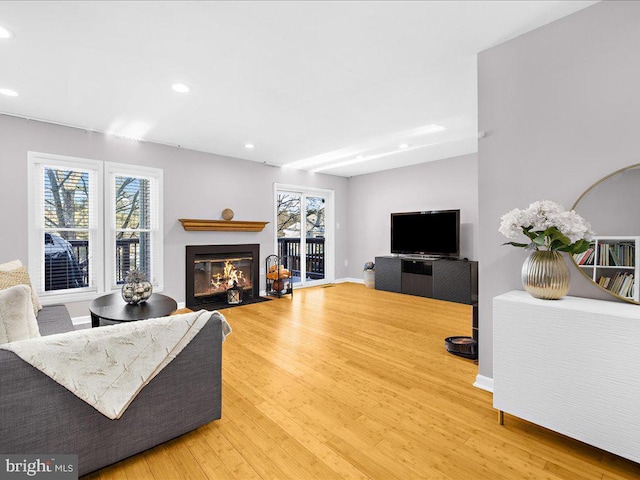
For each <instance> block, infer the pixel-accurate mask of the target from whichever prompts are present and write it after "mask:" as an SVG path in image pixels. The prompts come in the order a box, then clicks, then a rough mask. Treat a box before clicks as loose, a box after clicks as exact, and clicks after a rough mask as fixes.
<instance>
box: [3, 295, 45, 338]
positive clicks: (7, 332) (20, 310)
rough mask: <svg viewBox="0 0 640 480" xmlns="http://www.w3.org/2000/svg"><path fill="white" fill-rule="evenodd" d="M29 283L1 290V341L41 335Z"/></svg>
mask: <svg viewBox="0 0 640 480" xmlns="http://www.w3.org/2000/svg"><path fill="white" fill-rule="evenodd" d="M30 290H31V289H30V288H29V286H27V285H15V286H13V287H10V288H7V289H5V290H0V343H8V342H15V341H16V340H27V339H29V338H36V337H39V336H40V331H39V330H38V322H37V321H36V316H35V314H34V313H33V308H32V301H31V292H30Z"/></svg>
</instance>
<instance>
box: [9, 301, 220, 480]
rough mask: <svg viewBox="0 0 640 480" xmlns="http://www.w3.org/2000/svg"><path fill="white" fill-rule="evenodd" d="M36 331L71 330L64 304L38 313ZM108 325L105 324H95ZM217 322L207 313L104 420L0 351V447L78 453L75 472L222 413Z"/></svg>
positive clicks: (151, 444) (89, 469)
mask: <svg viewBox="0 0 640 480" xmlns="http://www.w3.org/2000/svg"><path fill="white" fill-rule="evenodd" d="M38 325H39V327H40V334H41V335H51V334H54V333H62V332H66V331H70V330H73V325H72V323H71V319H70V317H69V313H68V311H67V309H66V307H64V306H63V305H52V306H47V307H45V308H44V309H42V310H41V311H40V313H39V314H38ZM99 328H109V327H99ZM221 342H222V325H221V322H220V320H219V319H218V318H211V319H210V320H209V321H208V322H207V324H206V325H205V326H204V328H203V329H202V330H200V332H199V333H198V335H196V337H195V338H194V339H193V340H192V341H191V342H190V343H189V344H188V345H187V346H186V347H185V349H184V350H183V351H182V352H181V353H180V354H179V355H178V356H177V357H176V358H175V359H174V360H173V361H172V362H171V363H170V364H169V365H167V366H166V367H165V368H164V370H162V371H161V372H160V373H159V374H158V375H157V376H156V377H155V378H154V379H153V380H151V382H150V383H149V384H148V385H147V386H146V387H145V388H143V389H142V391H141V392H140V393H139V394H138V396H137V397H136V398H135V400H134V401H133V402H132V403H131V405H130V406H129V408H128V409H127V410H126V412H125V413H124V415H123V416H122V417H121V418H120V419H119V420H110V419H109V418H107V417H105V416H104V415H102V414H101V413H99V412H98V411H97V410H95V409H94V408H93V407H91V406H89V405H88V404H87V403H85V402H84V401H82V400H80V399H79V398H78V397H76V396H75V395H74V394H73V393H71V392H69V391H68V390H67V389H65V388H64V387H62V386H61V385H59V384H57V383H56V382H55V381H53V380H52V379H50V378H49V377H47V376H46V375H45V374H43V373H42V372H40V371H39V370H37V369H35V368H34V367H32V366H31V365H29V364H28V363H26V362H24V361H23V360H22V359H20V358H19V357H17V356H16V355H15V354H14V353H13V352H8V351H6V350H0V452H2V453H16V454H25V453H31V454H34V453H37V454H45V453H54V454H77V455H78V463H79V467H78V469H79V472H78V473H79V475H84V474H87V473H89V472H92V471H94V470H98V469H99V468H102V467H104V466H107V465H110V464H112V463H115V462H118V461H120V460H122V459H124V458H127V457H130V456H131V455H135V454H136V453H139V452H142V451H144V450H147V449H149V448H151V447H154V446H156V445H159V444H161V443H163V442H166V441H167V440H170V439H172V438H175V437H177V436H179V435H182V434H184V433H186V432H189V431H191V430H194V429H195V428H197V427H199V426H201V425H204V424H206V423H208V422H211V421H212V420H216V419H218V418H220V416H221V403H222V400H221V364H222V344H221Z"/></svg>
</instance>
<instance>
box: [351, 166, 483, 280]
mask: <svg viewBox="0 0 640 480" xmlns="http://www.w3.org/2000/svg"><path fill="white" fill-rule="evenodd" d="M458 208H459V209H460V224H461V225H460V254H461V256H462V257H467V258H469V259H470V260H476V259H477V258H478V161H477V156H476V155H475V154H472V155H463V156H461V157H455V158H449V159H446V160H439V161H436V162H427V163H422V164H419V165H413V166H410V167H404V168H396V169H393V170H385V171H383V172H376V173H370V174H367V175H360V176H357V177H352V178H350V179H349V215H348V219H349V224H348V227H349V276H350V277H352V278H362V267H363V265H364V263H365V262H367V261H369V260H371V261H373V259H374V257H376V256H382V255H389V254H390V251H391V237H390V233H391V231H390V214H391V213H392V212H415V211H422V210H449V209H458Z"/></svg>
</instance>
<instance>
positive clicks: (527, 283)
mask: <svg viewBox="0 0 640 480" xmlns="http://www.w3.org/2000/svg"><path fill="white" fill-rule="evenodd" d="M569 278H570V277H569V269H568V268H567V265H566V264H565V263H564V258H562V254H561V253H560V252H553V251H542V250H541V251H538V250H534V251H533V252H531V254H530V255H529V256H528V257H527V259H526V260H525V261H524V264H523V265H522V286H523V287H524V289H525V290H526V291H527V292H529V294H530V295H531V296H533V297H536V298H542V299H544V300H557V299H559V298H562V297H564V296H565V295H566V294H567V292H568V291H569Z"/></svg>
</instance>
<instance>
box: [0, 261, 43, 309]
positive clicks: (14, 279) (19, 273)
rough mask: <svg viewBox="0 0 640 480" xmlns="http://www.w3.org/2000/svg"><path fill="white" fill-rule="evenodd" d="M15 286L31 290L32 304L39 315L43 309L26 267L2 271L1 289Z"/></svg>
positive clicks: (0, 272) (0, 274)
mask: <svg viewBox="0 0 640 480" xmlns="http://www.w3.org/2000/svg"><path fill="white" fill-rule="evenodd" d="M14 285H27V286H28V287H29V288H30V289H31V302H32V303H33V313H34V314H36V315H37V314H38V310H40V309H41V308H42V305H41V304H40V300H39V299H38V295H36V291H35V290H34V289H33V287H32V286H31V278H29V270H27V267H25V266H24V265H23V266H22V267H18V268H16V269H14V270H10V271H8V272H4V271H1V270H0V289H4V288H9V287H13V286H14Z"/></svg>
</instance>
